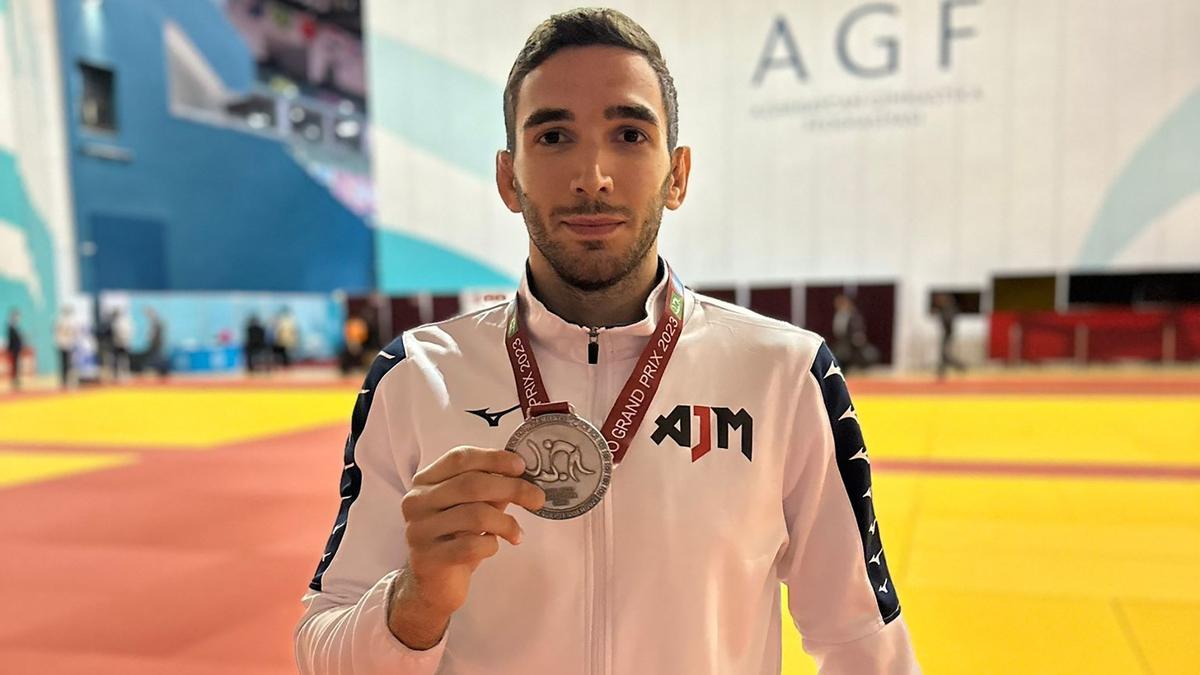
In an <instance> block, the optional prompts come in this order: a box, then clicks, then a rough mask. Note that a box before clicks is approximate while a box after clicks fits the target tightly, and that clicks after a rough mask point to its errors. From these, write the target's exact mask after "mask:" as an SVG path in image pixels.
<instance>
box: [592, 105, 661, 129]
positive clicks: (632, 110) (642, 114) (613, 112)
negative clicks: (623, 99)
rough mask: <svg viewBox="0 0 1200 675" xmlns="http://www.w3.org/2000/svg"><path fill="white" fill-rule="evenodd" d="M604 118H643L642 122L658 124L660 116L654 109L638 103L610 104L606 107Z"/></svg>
mask: <svg viewBox="0 0 1200 675" xmlns="http://www.w3.org/2000/svg"><path fill="white" fill-rule="evenodd" d="M604 119H606V120H617V119H629V120H641V121H642V122H646V123H648V124H653V125H655V126H658V116H657V115H655V114H654V111H653V110H651V109H649V108H647V107H646V106H644V105H641V104H638V103H635V104H633V105H614V106H609V107H607V108H605V109H604Z"/></svg>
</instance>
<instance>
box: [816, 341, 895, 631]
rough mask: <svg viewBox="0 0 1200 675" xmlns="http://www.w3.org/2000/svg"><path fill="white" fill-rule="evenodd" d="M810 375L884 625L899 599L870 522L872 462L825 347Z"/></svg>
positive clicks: (872, 509) (839, 375)
mask: <svg viewBox="0 0 1200 675" xmlns="http://www.w3.org/2000/svg"><path fill="white" fill-rule="evenodd" d="M810 372H811V373H812V375H813V377H815V378H816V380H817V383H818V384H819V385H820V387H821V396H822V398H823V399H824V401H825V412H826V414H827V415H828V416H829V426H830V429H831V431H832V432H833V439H834V445H835V447H836V456H837V467H838V473H840V474H841V476H842V485H843V486H844V487H845V488H846V497H847V498H848V499H849V501H850V506H851V508H852V509H853V510H854V519H855V521H856V522H857V523H858V534H859V538H860V539H861V540H862V547H863V558H864V560H865V561H866V566H867V578H868V579H869V580H870V581H871V587H872V588H873V589H874V591H875V601H876V603H877V604H878V605H879V615H880V617H881V618H882V619H883V622H884V623H885V624H886V623H888V622H890V621H892V620H893V619H895V618H896V617H897V616H899V615H900V600H899V598H898V597H896V589H895V587H894V585H893V583H892V576H891V573H890V572H889V571H888V567H887V559H886V558H885V557H884V555H883V535H882V533H881V532H880V529H879V522H878V521H877V520H876V519H875V501H874V495H873V494H872V493H871V460H870V458H869V457H868V456H867V447H866V443H865V442H864V441H863V435H862V428H861V427H860V426H859V423H858V413H857V411H855V409H854V404H853V402H852V401H851V400H850V390H849V389H848V388H847V387H846V378H845V376H844V375H842V369H841V367H839V366H838V363H837V359H835V358H834V356H833V352H832V351H830V349H829V345H827V344H825V343H824V342H822V343H821V346H820V348H819V349H818V350H817V355H816V357H815V358H814V359H813V364H812V368H811V369H810Z"/></svg>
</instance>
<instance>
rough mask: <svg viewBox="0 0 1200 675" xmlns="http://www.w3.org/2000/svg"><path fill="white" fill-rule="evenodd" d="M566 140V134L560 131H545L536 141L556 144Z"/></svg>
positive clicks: (544, 143)
mask: <svg viewBox="0 0 1200 675" xmlns="http://www.w3.org/2000/svg"><path fill="white" fill-rule="evenodd" d="M565 140H567V138H566V134H564V133H563V132H561V131H557V130H552V131H547V132H546V133H544V134H542V135H541V136H540V137H539V138H538V143H539V144H541V145H558V144H560V143H562V142H563V141H565Z"/></svg>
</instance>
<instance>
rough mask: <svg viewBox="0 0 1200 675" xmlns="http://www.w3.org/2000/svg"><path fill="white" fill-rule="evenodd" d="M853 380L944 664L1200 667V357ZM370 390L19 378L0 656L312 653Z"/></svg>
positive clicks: (2, 499)
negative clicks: (304, 625)
mask: <svg viewBox="0 0 1200 675" xmlns="http://www.w3.org/2000/svg"><path fill="white" fill-rule="evenodd" d="M850 386H851V391H852V393H853V394H854V396H855V399H856V403H857V407H858V409H859V417H860V419H861V420H862V422H863V425H864V431H865V435H866V439H867V443H868V448H869V450H870V453H871V459H872V462H873V464H872V468H873V470H874V475H875V496H876V498H877V503H878V510H879V512H880V523H881V531H882V533H883V537H884V542H885V545H886V549H887V552H888V561H889V563H890V566H891V568H892V570H893V572H894V574H895V581H896V585H897V587H898V589H899V593H900V599H901V604H902V605H903V607H904V616H905V618H906V620H907V621H908V623H909V626H910V627H911V629H912V632H913V636H914V641H915V644H916V648H917V652H918V655H919V657H920V660H921V662H922V665H923V666H924V668H925V672H927V673H931V674H939V673H971V674H979V673H1003V674H1014V673H1016V674H1028V673H1053V674H1056V675H1058V674H1066V673H1088V674H1089V675H1101V674H1107V673H1121V674H1125V673H1155V674H1158V675H1165V674H1168V673H1172V674H1174V673H1178V674H1184V673H1197V672H1200V658H1198V657H1196V654H1197V652H1196V648H1195V644H1196V642H1195V639H1196V638H1195V636H1196V634H1197V633H1200V371H1196V370H1195V369H1192V370H1176V371H1164V370H1157V369H1155V370H1139V371H1133V372H1130V371H1124V370H1122V371H1104V372H1101V373H1097V372H1091V373H1089V374H1078V373H1071V372H1068V371H1064V372H1049V371H1038V372H1026V373H1024V374H1021V375H1017V376H1014V375H1010V374H1004V373H993V374H990V375H977V376H973V377H971V378H968V379H965V380H957V381H953V382H951V383H949V384H945V385H937V384H935V383H932V382H929V381H928V380H919V379H915V380H903V379H890V378H889V379H874V380H871V379H858V380H856V379H853V378H852V379H851V381H850ZM357 389H358V383H357V382H356V381H333V380H328V381H320V380H314V379H298V378H293V379H289V380H287V381H263V380H259V381H254V382H250V381H229V382H223V383H222V382H188V381H177V382H175V383H173V384H170V385H158V384H154V383H145V384H133V385H129V386H125V387H121V388H106V389H98V390H90V391H86V392H76V393H69V394H57V393H52V392H34V393H29V394H22V395H18V396H13V395H8V394H0V514H2V516H3V517H2V518H0V541H3V542H4V544H3V555H0V597H3V598H4V607H5V608H6V610H7V611H5V612H2V613H0V671H2V672H4V673H36V674H38V675H41V674H47V673H83V672H86V673H114V674H116V673H120V674H122V675H143V674H145V675H149V674H155V675H159V674H163V673H170V674H173V675H208V674H213V675H215V674H217V673H222V674H227V673H246V674H251V673H252V674H256V675H257V674H261V675H266V674H268V673H270V674H274V673H290V672H294V666H293V665H292V658H291V630H292V627H293V625H294V623H295V620H296V618H297V617H298V615H299V612H300V603H299V596H300V594H301V593H302V592H303V590H304V588H305V586H306V584H307V582H308V580H309V578H310V576H311V574H312V571H313V568H314V566H315V564H316V561H317V558H318V557H319V554H320V553H319V552H320V551H321V550H322V548H323V546H324V542H325V538H326V537H327V535H328V529H329V527H330V526H331V523H332V520H333V516H334V514H335V512H336V509H337V499H338V497H337V494H336V493H337V476H338V475H339V472H340V469H341V450H342V442H343V439H344V437H345V433H346V428H347V424H348V420H349V412H350V409H351V405H352V404H353V402H354V397H355V395H356V392H357ZM786 625H788V626H789V627H790V620H789V621H787V623H786ZM1189 644H1190V645H1192V647H1188V646H1187V645H1189ZM784 658H785V664H786V665H785V669H784V672H785V673H789V674H793V673H812V672H814V669H813V667H812V665H811V663H810V662H809V661H808V659H807V657H806V656H805V655H804V654H803V653H802V652H801V650H800V647H799V639H798V637H797V636H795V635H794V632H793V631H791V630H790V629H789V632H788V635H787V637H786V639H785V642H784Z"/></svg>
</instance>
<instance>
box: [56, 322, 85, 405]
mask: <svg viewBox="0 0 1200 675" xmlns="http://www.w3.org/2000/svg"><path fill="white" fill-rule="evenodd" d="M78 344H79V326H78V324H76V323H75V316H74V312H72V310H71V306H70V305H65V306H64V307H63V308H62V310H61V311H60V312H59V313H58V320H57V321H55V322H54V345H55V346H56V347H58V373H59V386H60V387H61V388H62V389H67V388H68V387H70V386H71V376H72V373H73V371H74V370H75V368H74V358H75V348H76V347H77V346H78Z"/></svg>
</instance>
